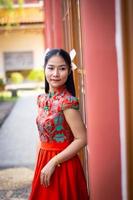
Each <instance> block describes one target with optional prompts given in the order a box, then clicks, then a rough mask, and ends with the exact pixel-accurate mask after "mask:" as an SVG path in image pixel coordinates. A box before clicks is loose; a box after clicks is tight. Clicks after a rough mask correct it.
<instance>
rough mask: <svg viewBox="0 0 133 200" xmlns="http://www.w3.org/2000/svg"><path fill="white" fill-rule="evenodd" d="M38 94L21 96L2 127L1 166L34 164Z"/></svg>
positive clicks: (0, 130)
mask: <svg viewBox="0 0 133 200" xmlns="http://www.w3.org/2000/svg"><path fill="white" fill-rule="evenodd" d="M36 112H37V106H36V95H33V96H25V97H20V99H19V100H18V101H17V102H16V104H15V106H14V107H13V109H12V112H11V113H10V115H9V116H8V117H7V119H6V120H5V122H4V124H3V125H2V127H1V128H0V168H3V167H4V168H5V167H13V166H33V164H34V159H35V150H36V144H37V138H38V131H37V127H36V124H35V118H36Z"/></svg>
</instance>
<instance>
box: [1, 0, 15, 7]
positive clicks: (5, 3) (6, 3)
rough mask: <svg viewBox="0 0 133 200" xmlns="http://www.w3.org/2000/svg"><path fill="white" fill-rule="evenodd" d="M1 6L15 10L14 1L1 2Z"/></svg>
mask: <svg viewBox="0 0 133 200" xmlns="http://www.w3.org/2000/svg"><path fill="white" fill-rule="evenodd" d="M0 5H2V6H4V7H5V8H8V9H12V8H13V0H0Z"/></svg>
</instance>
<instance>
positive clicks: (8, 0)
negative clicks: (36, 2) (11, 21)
mask: <svg viewBox="0 0 133 200" xmlns="http://www.w3.org/2000/svg"><path fill="white" fill-rule="evenodd" d="M17 3H18V5H19V6H20V7H22V6H23V3H24V0H18V1H17ZM0 5H1V6H4V7H5V8H7V9H9V10H10V9H12V8H13V5H14V2H13V0H0Z"/></svg>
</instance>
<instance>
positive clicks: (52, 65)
mask: <svg viewBox="0 0 133 200" xmlns="http://www.w3.org/2000/svg"><path fill="white" fill-rule="evenodd" d="M48 66H51V67H55V66H56V65H54V64H48ZM66 66H67V65H66V64H62V65H58V66H57V67H66Z"/></svg>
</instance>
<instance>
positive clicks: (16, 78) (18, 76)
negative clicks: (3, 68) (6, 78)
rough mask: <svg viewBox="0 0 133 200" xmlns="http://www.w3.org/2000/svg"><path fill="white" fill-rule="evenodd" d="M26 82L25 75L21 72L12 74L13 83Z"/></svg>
mask: <svg viewBox="0 0 133 200" xmlns="http://www.w3.org/2000/svg"><path fill="white" fill-rule="evenodd" d="M23 80H24V78H23V75H22V74H21V73H19V72H13V73H12V74H11V82H12V83H22V82H23Z"/></svg>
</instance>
